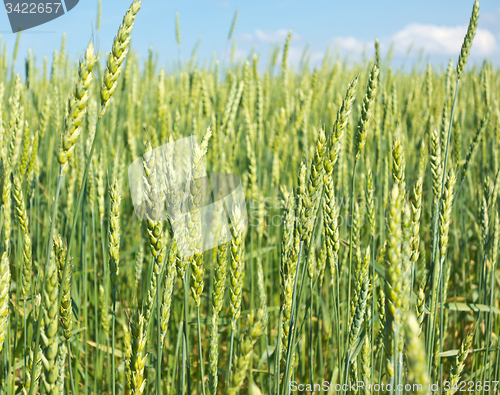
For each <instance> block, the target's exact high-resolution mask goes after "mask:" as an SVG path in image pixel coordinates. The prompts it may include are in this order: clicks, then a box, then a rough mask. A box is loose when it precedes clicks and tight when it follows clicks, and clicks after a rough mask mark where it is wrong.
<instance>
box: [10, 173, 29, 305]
mask: <svg viewBox="0 0 500 395" xmlns="http://www.w3.org/2000/svg"><path fill="white" fill-rule="evenodd" d="M14 200H15V202H16V212H17V219H18V220H19V225H20V226H21V229H22V231H23V236H24V237H23V263H24V264H23V269H22V277H21V294H22V296H23V297H24V298H26V297H27V295H29V294H30V291H31V290H30V287H31V276H32V272H31V268H32V264H31V263H32V262H31V259H32V254H31V235H30V230H29V219H28V213H27V211H26V205H25V203H24V197H23V190H22V185H21V180H20V178H19V176H18V175H14Z"/></svg>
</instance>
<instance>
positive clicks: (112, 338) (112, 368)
mask: <svg viewBox="0 0 500 395" xmlns="http://www.w3.org/2000/svg"><path fill="white" fill-rule="evenodd" d="M111 319H112V332H111V382H112V388H113V395H115V320H116V285H113V316H112V317H111Z"/></svg>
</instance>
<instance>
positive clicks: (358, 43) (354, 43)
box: [333, 36, 373, 53]
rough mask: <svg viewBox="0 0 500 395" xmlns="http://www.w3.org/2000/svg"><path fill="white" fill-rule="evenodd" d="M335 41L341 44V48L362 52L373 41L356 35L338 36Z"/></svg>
mask: <svg viewBox="0 0 500 395" xmlns="http://www.w3.org/2000/svg"><path fill="white" fill-rule="evenodd" d="M333 42H334V43H335V44H336V45H338V46H339V48H340V49H341V50H345V51H347V52H354V53H361V52H362V51H363V50H364V49H365V48H366V47H367V46H371V45H372V44H373V43H371V42H367V41H363V40H360V39H357V38H356V37H353V36H349V37H337V38H335V39H334V40H333Z"/></svg>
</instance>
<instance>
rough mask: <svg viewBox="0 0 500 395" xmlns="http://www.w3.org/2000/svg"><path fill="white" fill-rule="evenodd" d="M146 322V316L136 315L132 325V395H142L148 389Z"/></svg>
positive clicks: (130, 364)
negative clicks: (145, 373) (145, 375)
mask: <svg viewBox="0 0 500 395" xmlns="http://www.w3.org/2000/svg"><path fill="white" fill-rule="evenodd" d="M145 326H146V322H145V319H144V316H143V315H142V314H140V313H136V315H135V316H134V318H133V319H132V321H131V323H130V333H131V337H132V352H131V356H130V360H129V369H130V376H131V377H130V393H131V394H133V395H141V394H142V393H144V389H145V388H146V378H145V377H144V366H145V364H146V357H147V356H146V354H145V353H144V352H145V348H146V332H145Z"/></svg>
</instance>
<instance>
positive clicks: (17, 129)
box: [7, 75, 24, 170]
mask: <svg viewBox="0 0 500 395" xmlns="http://www.w3.org/2000/svg"><path fill="white" fill-rule="evenodd" d="M21 92H22V83H21V77H19V75H17V76H16V80H15V84H14V94H13V95H12V96H11V97H10V98H9V111H10V120H9V124H8V131H9V136H8V137H7V138H8V139H9V147H8V151H7V152H8V153H7V158H8V162H9V165H10V166H11V170H13V169H14V168H15V166H16V164H17V159H18V156H19V143H20V140H19V139H20V137H21V133H22V130H23V123H24V107H23V104H22V97H21Z"/></svg>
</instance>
